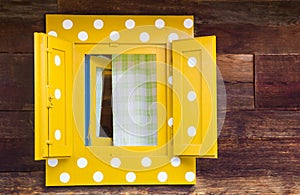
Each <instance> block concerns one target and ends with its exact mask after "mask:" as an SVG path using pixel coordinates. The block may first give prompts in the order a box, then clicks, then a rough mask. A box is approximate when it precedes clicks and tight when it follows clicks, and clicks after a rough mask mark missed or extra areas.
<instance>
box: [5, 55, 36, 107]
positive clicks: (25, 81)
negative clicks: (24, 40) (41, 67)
mask: <svg viewBox="0 0 300 195" xmlns="http://www.w3.org/2000/svg"><path fill="white" fill-rule="evenodd" d="M0 91H1V93H0V110H33V55H32V54H3V53H2V54H1V53H0Z"/></svg>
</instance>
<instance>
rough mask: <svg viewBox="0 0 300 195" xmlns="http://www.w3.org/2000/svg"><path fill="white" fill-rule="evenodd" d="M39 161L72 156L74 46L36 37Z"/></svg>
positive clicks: (36, 151)
mask: <svg viewBox="0 0 300 195" xmlns="http://www.w3.org/2000/svg"><path fill="white" fill-rule="evenodd" d="M34 44H35V45H34V46H35V48H34V52H35V66H34V67H35V70H34V71H35V159H36V160H42V159H45V158H53V157H68V156H71V153H72V131H73V127H72V66H73V65H72V48H73V46H72V43H70V42H67V41H64V40H61V39H58V38H56V37H53V36H48V35H46V34H43V33H35V34H34Z"/></svg>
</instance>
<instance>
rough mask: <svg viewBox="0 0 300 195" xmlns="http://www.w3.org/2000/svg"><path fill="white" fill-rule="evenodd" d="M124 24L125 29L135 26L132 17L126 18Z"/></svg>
mask: <svg viewBox="0 0 300 195" xmlns="http://www.w3.org/2000/svg"><path fill="white" fill-rule="evenodd" d="M125 26H126V28H127V29H133V28H134V27H135V21H134V20H132V19H128V20H126V22H125Z"/></svg>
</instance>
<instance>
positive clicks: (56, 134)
mask: <svg viewBox="0 0 300 195" xmlns="http://www.w3.org/2000/svg"><path fill="white" fill-rule="evenodd" d="M54 137H55V139H56V140H57V141H59V140H60V138H61V132H60V130H59V129H56V130H55V132H54Z"/></svg>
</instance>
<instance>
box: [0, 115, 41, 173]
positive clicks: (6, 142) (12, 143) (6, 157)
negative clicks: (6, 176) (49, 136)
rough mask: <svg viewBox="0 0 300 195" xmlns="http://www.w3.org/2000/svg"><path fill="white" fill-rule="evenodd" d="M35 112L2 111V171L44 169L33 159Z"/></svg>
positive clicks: (0, 165) (0, 153) (0, 127)
mask: <svg viewBox="0 0 300 195" xmlns="http://www.w3.org/2000/svg"><path fill="white" fill-rule="evenodd" d="M33 134H34V133H33V113H32V112H0V151H1V152H0V171H32V170H43V167H44V165H43V164H44V163H42V162H35V161H34V160H33V144H34V141H33Z"/></svg>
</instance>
